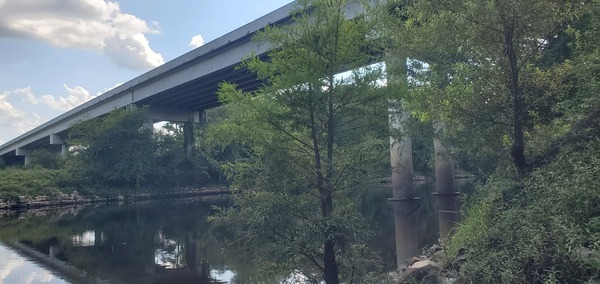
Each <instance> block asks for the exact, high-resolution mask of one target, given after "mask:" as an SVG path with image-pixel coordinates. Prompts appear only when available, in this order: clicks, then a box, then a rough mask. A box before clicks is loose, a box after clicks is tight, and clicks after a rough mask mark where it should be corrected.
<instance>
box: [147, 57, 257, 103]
mask: <svg viewBox="0 0 600 284" xmlns="http://www.w3.org/2000/svg"><path fill="white" fill-rule="evenodd" d="M223 82H229V83H233V84H236V85H237V86H238V87H239V88H240V89H242V90H244V91H254V90H256V89H258V87H260V86H261V84H262V83H263V82H262V81H260V80H258V79H257V77H256V75H255V74H253V73H250V72H249V71H248V70H247V69H245V68H240V69H237V70H236V66H229V67H227V68H224V69H222V70H219V71H217V72H214V73H212V74H210V75H207V76H204V77H201V78H198V79H194V80H192V81H190V82H187V83H185V84H182V85H179V86H177V87H174V88H171V89H169V90H166V91H163V92H160V93H157V94H156V95H154V96H152V97H149V98H146V99H142V100H140V101H138V102H137V103H136V104H137V105H140V106H141V105H150V106H160V107H168V108H177V109H188V110H207V109H211V108H214V107H217V106H219V105H220V104H221V103H220V102H219V100H218V97H217V91H218V87H219V84H220V83H223Z"/></svg>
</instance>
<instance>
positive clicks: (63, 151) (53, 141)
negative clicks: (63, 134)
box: [50, 134, 68, 157]
mask: <svg viewBox="0 0 600 284" xmlns="http://www.w3.org/2000/svg"><path fill="white" fill-rule="evenodd" d="M50 145H60V146H61V148H60V152H59V153H58V154H59V155H60V156H61V157H66V156H67V153H68V147H67V143H66V142H65V141H63V140H62V139H61V138H60V136H58V135H56V134H50Z"/></svg>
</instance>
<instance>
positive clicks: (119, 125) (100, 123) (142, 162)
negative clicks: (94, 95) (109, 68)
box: [68, 108, 153, 187]
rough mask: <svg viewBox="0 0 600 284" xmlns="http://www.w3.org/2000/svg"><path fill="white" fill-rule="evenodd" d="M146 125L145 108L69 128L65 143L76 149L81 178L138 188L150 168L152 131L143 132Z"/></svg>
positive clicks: (131, 109)
mask: <svg viewBox="0 0 600 284" xmlns="http://www.w3.org/2000/svg"><path fill="white" fill-rule="evenodd" d="M146 122H147V109H146V108H142V109H136V108H128V109H116V110H114V111H112V112H111V113H110V114H109V115H106V116H104V117H100V118H97V119H93V120H86V121H82V122H79V123H77V124H74V125H72V126H71V127H70V129H69V141H68V143H69V145H71V146H72V147H75V148H76V149H77V152H75V153H74V156H75V157H76V158H77V159H78V160H79V163H77V166H80V167H81V168H82V174H83V175H84V176H87V177H91V178H92V179H93V180H95V181H97V182H100V183H101V182H106V183H108V185H111V186H136V187H138V186H140V184H141V182H142V181H143V179H144V177H145V175H146V174H147V173H148V172H149V171H150V169H151V166H152V149H153V147H152V129H145V128H144V123H146ZM84 178H85V177H84Z"/></svg>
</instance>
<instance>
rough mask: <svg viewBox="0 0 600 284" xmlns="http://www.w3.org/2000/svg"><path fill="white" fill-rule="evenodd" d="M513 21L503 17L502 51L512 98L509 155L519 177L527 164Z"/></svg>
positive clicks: (524, 114)
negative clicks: (506, 65)
mask: <svg viewBox="0 0 600 284" xmlns="http://www.w3.org/2000/svg"><path fill="white" fill-rule="evenodd" d="M513 37H514V22H513V21H509V20H508V19H507V18H505V23H504V53H505V55H506V57H507V59H508V63H509V78H508V87H509V89H510V93H511V96H512V98H513V144H512V147H511V155H512V158H513V163H514V164H515V167H516V168H517V171H518V172H519V175H520V176H521V177H523V176H525V175H526V174H527V169H528V164H527V160H526V158H525V137H524V129H523V128H524V125H525V124H526V122H527V121H526V120H527V114H526V113H524V112H523V104H522V100H523V98H522V94H521V88H520V86H519V66H518V62H517V55H516V52H515V43H514V42H513Z"/></svg>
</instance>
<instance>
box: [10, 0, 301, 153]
mask: <svg viewBox="0 0 600 284" xmlns="http://www.w3.org/2000/svg"><path fill="white" fill-rule="evenodd" d="M295 5H296V2H292V3H290V4H288V5H285V6H283V7H281V8H279V9H277V10H275V11H273V12H271V13H269V14H267V15H265V16H263V17H261V18H259V19H257V20H255V21H253V22H250V23H248V24H246V25H244V26H242V27H240V28H238V29H236V30H234V31H232V32H230V33H228V34H225V35H224V36H222V37H220V38H217V39H216V40H214V41H211V42H209V43H207V44H205V45H203V46H201V47H198V48H196V49H194V50H192V51H190V52H188V53H186V54H184V55H182V56H180V57H178V58H176V59H174V60H172V61H169V62H167V63H165V64H163V65H161V66H159V67H157V68H155V69H153V70H151V71H149V72H147V73H145V74H143V75H141V76H139V77H137V78H134V79H132V80H130V81H128V82H126V83H124V84H122V85H120V86H118V87H116V88H114V89H112V90H110V91H108V92H106V93H104V94H102V95H100V96H98V97H96V98H94V99H92V100H90V101H88V102H86V103H84V104H82V105H80V106H78V107H76V108H74V109H72V110H70V111H67V112H66V113H64V114H62V115H60V116H58V117H56V118H54V119H52V120H50V121H48V122H46V123H44V124H42V125H40V126H38V127H36V128H34V129H32V130H30V131H28V132H27V133H24V134H23V135H20V136H19V137H17V138H15V139H13V140H11V141H8V142H7V143H5V144H3V145H1V146H0V156H1V157H2V158H4V159H5V160H6V161H8V162H9V163H20V164H23V163H25V164H27V163H28V156H29V155H30V154H31V152H32V151H33V150H35V149H40V148H45V149H50V150H53V151H58V152H61V151H62V153H64V152H65V151H66V144H65V142H64V140H65V138H66V136H67V129H68V128H69V126H70V125H72V124H73V123H76V122H78V121H81V120H85V119H92V118H95V117H98V116H102V115H104V114H106V113H108V112H110V111H112V110H114V109H116V108H122V107H127V106H130V105H137V106H143V105H148V106H149V107H150V119H151V120H152V121H153V122H159V121H171V122H187V121H190V120H192V121H195V122H199V121H200V119H201V116H202V113H203V112H204V111H205V110H207V109H210V108H213V107H216V106H218V105H219V101H218V98H217V95H216V92H217V89H218V84H219V83H221V82H224V81H227V82H231V83H235V84H237V85H238V86H239V87H240V88H241V89H243V90H246V91H249V90H253V89H256V88H257V87H258V86H259V85H260V84H261V82H260V81H259V80H257V78H256V76H255V75H254V74H251V73H249V72H248V71H247V70H244V69H238V70H236V69H235V67H236V66H238V65H239V64H240V63H241V61H242V60H243V59H244V58H246V57H247V56H248V55H250V54H256V55H259V56H264V55H265V54H266V53H267V52H268V50H269V48H270V47H271V46H270V45H269V44H259V43H256V42H254V41H252V37H253V35H254V34H256V32H258V31H260V30H262V29H264V28H265V27H266V26H268V25H283V24H289V23H290V22H291V21H292V16H291V15H290V13H291V12H292V11H293V9H294V6H295Z"/></svg>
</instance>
